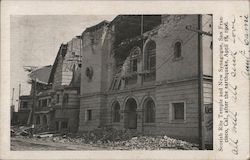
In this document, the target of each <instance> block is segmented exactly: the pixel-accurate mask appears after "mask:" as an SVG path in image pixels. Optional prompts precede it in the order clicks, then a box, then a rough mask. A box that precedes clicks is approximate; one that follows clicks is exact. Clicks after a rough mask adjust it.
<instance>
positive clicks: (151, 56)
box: [145, 40, 156, 70]
mask: <svg viewBox="0 0 250 160" xmlns="http://www.w3.org/2000/svg"><path fill="white" fill-rule="evenodd" d="M155 66H156V43H155V42H154V41H152V40H151V41H149V42H148V43H147V45H146V47H145V69H146V70H155Z"/></svg>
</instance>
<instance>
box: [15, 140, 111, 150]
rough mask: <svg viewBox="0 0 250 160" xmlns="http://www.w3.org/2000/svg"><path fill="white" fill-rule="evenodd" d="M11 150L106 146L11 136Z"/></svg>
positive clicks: (81, 148) (79, 148)
mask: <svg viewBox="0 0 250 160" xmlns="http://www.w3.org/2000/svg"><path fill="white" fill-rule="evenodd" d="M11 150H12V151H30V150H32V151H33V150H34V151H35V150H37V151H38V150H108V148H102V147H94V146H90V145H88V144H86V145H83V144H81V145H77V144H64V143H57V142H41V141H35V140H34V139H27V138H25V139H24V138H23V137H11Z"/></svg>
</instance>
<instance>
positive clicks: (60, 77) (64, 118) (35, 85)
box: [19, 36, 81, 132]
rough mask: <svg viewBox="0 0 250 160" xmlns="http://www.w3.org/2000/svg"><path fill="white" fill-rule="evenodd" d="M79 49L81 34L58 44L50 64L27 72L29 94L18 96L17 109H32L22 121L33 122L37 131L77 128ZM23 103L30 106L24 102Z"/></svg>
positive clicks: (75, 129)
mask: <svg viewBox="0 0 250 160" xmlns="http://www.w3.org/2000/svg"><path fill="white" fill-rule="evenodd" d="M80 52H81V38H80V37H79V36H78V37H75V38H73V39H72V40H71V41H69V42H68V43H67V44H61V46H60V48H59V51H58V53H57V56H56V58H55V61H54V64H53V66H45V67H41V68H39V69H36V70H34V71H32V72H31V73H30V74H29V77H30V79H31V84H32V86H31V94H30V95H29V96H21V97H20V100H21V110H19V112H23V110H27V109H25V108H28V110H29V111H33V113H32V112H29V114H27V115H28V116H26V119H27V121H25V122H24V123H27V124H31V123H32V124H34V125H35V128H36V131H37V132H41V131H60V132H77V130H78V119H79V118H78V117H79V106H80V100H79V94H80V78H81V77H80V67H81V58H80ZM41 79H42V80H41ZM34 94H35V96H34ZM26 97H28V99H29V101H27V100H26V99H27V98H26ZM26 101H27V102H26ZM26 103H28V106H29V107H25V106H24V104H26ZM32 106H34V107H32ZM32 109H33V110H32ZM32 117H33V118H32Z"/></svg>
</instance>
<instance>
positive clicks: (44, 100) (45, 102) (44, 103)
mask: <svg viewBox="0 0 250 160" xmlns="http://www.w3.org/2000/svg"><path fill="white" fill-rule="evenodd" d="M46 106H47V99H43V100H42V107H46Z"/></svg>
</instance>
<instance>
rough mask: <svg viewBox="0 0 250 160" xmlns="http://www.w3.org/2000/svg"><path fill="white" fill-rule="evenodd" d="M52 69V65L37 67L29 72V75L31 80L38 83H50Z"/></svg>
mask: <svg viewBox="0 0 250 160" xmlns="http://www.w3.org/2000/svg"><path fill="white" fill-rule="evenodd" d="M51 69H52V66H51V65H48V66H44V67H40V68H37V69H35V70H33V71H32V72H31V73H30V74H29V77H30V79H31V80H33V81H36V82H37V83H41V84H48V80H49V76H50V72H51Z"/></svg>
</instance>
